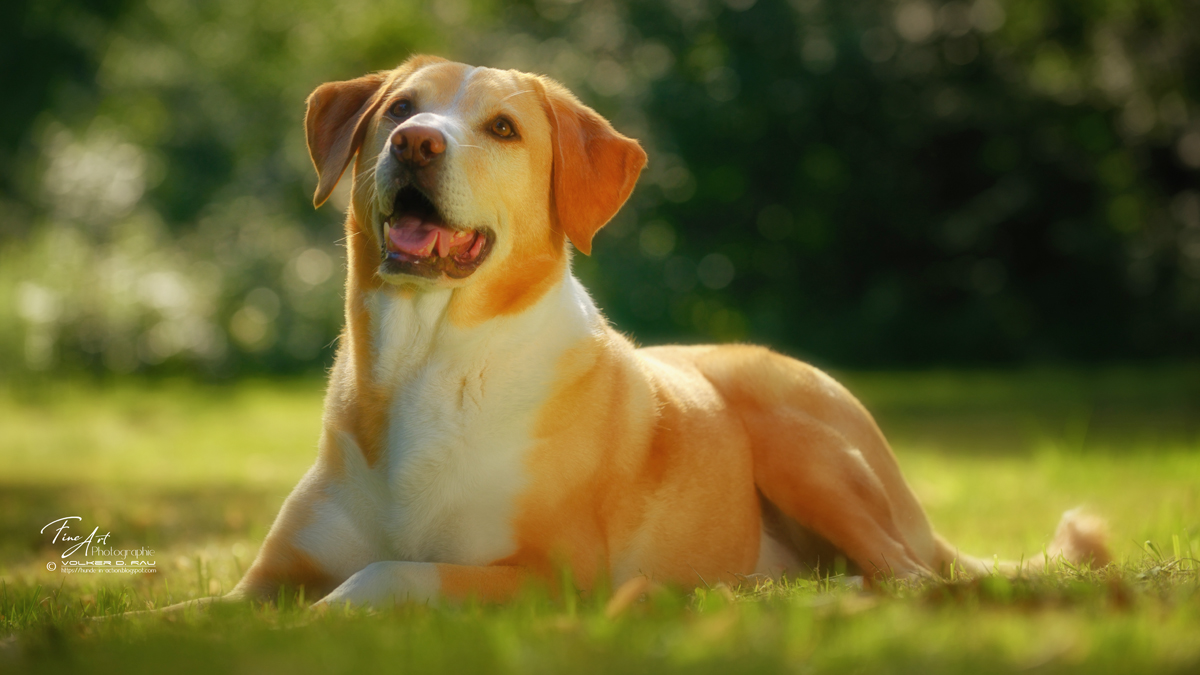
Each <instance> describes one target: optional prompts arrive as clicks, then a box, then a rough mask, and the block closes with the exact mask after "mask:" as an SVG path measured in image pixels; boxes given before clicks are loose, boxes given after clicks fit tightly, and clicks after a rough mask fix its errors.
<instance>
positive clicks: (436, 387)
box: [385, 362, 536, 565]
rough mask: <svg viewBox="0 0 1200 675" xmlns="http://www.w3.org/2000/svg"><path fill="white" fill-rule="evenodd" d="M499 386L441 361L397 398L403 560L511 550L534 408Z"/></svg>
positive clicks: (390, 453)
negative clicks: (496, 390) (495, 390)
mask: <svg viewBox="0 0 1200 675" xmlns="http://www.w3.org/2000/svg"><path fill="white" fill-rule="evenodd" d="M497 379H499V378H489V376H488V373H487V368H486V366H485V367H484V368H482V369H479V368H474V369H472V368H463V367H462V366H461V364H453V366H452V365H451V364H439V363H436V362H435V363H432V364H430V365H429V366H428V367H426V368H424V369H422V370H421V371H419V372H418V373H417V375H416V377H414V378H413V379H412V380H411V381H410V382H408V383H406V384H405V385H404V386H403V387H402V388H401V389H400V390H398V391H397V393H396V396H395V397H394V399H393V402H392V410H391V413H392V414H391V416H390V418H391V422H390V425H389V430H388V434H387V446H386V460H385V461H386V463H387V465H388V466H387V469H386V471H387V486H388V492H389V498H390V499H389V502H390V503H389V507H388V516H387V518H386V522H387V525H386V529H387V536H388V539H389V542H388V543H389V544H390V548H391V549H392V550H393V553H394V555H395V556H396V558H397V559H399V560H413V561H440V562H454V563H458V564H465V565H482V564H486V563H488V562H491V561H493V560H496V559H499V558H503V557H505V556H507V555H510V554H511V553H512V552H513V548H514V546H515V544H514V540H513V532H512V521H513V517H514V515H515V513H514V512H515V509H516V503H515V502H516V500H517V498H518V497H519V495H520V492H521V489H522V488H523V486H524V485H525V482H526V477H525V469H524V457H525V453H526V452H527V451H528V449H529V447H530V446H531V444H532V440H531V439H532V431H533V429H532V427H533V424H534V423H535V420H534V419H533V412H532V411H533V410H535V409H536V407H535V406H534V407H531V406H530V405H529V402H527V401H526V402H522V401H520V400H519V399H520V398H523V397H522V396H521V395H520V394H519V393H517V392H511V391H510V392H508V396H505V395H503V392H489V391H488V389H489V388H492V387H498V388H508V387H505V383H504V382H503V381H497Z"/></svg>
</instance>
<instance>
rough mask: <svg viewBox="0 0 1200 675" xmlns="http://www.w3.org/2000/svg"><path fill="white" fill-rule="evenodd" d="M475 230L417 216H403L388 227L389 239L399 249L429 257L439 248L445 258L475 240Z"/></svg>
mask: <svg viewBox="0 0 1200 675" xmlns="http://www.w3.org/2000/svg"><path fill="white" fill-rule="evenodd" d="M474 238H475V234H474V233H473V232H460V231H455V230H451V229H450V228H448V227H442V226H441V225H435V224H433V223H428V222H425V221H422V220H421V219H420V218H418V217H416V216H403V217H401V218H400V219H399V220H397V221H396V222H395V223H392V226H391V227H389V228H388V240H389V242H390V243H391V245H392V246H393V247H395V249H396V250H398V251H403V252H405V253H408V254H409V255H416V256H421V257H428V256H431V255H433V252H434V250H435V249H436V250H437V254H438V256H439V257H442V258H445V257H446V256H448V255H450V253H451V251H453V250H454V249H461V248H463V247H464V246H466V245H469V244H470V243H471V242H472V240H474Z"/></svg>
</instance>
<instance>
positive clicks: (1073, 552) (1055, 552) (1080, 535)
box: [937, 508, 1112, 576]
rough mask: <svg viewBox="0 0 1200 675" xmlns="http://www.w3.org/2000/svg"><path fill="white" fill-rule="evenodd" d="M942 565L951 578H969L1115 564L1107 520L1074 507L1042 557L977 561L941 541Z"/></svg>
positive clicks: (940, 560)
mask: <svg viewBox="0 0 1200 675" xmlns="http://www.w3.org/2000/svg"><path fill="white" fill-rule="evenodd" d="M937 548H938V552H937V555H938V565H939V567H941V569H942V573H943V574H946V575H949V574H950V570H951V569H952V568H951V565H952V564H953V566H954V567H953V569H955V570H957V571H961V572H965V573H966V574H968V575H972V576H976V575H980V574H993V573H999V574H1003V575H1006V576H1017V575H1019V574H1022V573H1024V572H1039V571H1043V570H1049V569H1053V568H1055V567H1056V566H1058V565H1061V564H1062V563H1064V562H1066V563H1070V564H1071V565H1083V566H1090V567H1093V568H1097V567H1103V566H1105V565H1107V564H1108V563H1109V562H1111V561H1112V555H1111V554H1110V553H1109V550H1108V523H1106V522H1105V521H1104V519H1103V518H1101V517H1099V516H1097V515H1094V514H1091V513H1088V512H1087V511H1085V510H1084V509H1082V508H1074V509H1071V510H1070V511H1067V512H1066V513H1064V514H1063V515H1062V520H1060V521H1058V529H1056V530H1055V531H1054V539H1053V541H1051V542H1050V545H1049V546H1048V547H1046V549H1045V551H1043V552H1042V553H1041V554H1039V555H1034V556H1032V557H1030V558H1028V559H1025V560H1021V561H1020V562H1017V561H998V562H997V561H992V560H983V559H980V558H975V557H973V556H969V555H965V554H963V553H961V552H959V551H958V549H956V548H955V547H954V546H952V545H951V544H950V543H949V542H947V541H946V540H945V539H943V538H941V537H938V538H937Z"/></svg>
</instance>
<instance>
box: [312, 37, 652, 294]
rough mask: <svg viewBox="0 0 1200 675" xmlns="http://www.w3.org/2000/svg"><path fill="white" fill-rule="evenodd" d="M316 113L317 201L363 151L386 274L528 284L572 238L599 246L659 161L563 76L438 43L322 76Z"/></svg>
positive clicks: (369, 230)
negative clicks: (395, 63)
mask: <svg viewBox="0 0 1200 675" xmlns="http://www.w3.org/2000/svg"><path fill="white" fill-rule="evenodd" d="M305 126H306V128H307V135H308V149H309V153H310V154H311V156H312V160H313V164H314V165H315V166H316V169H317V174H318V176H319V181H318V185H317V191H316V195H315V197H314V203H315V204H316V205H317V206H320V205H321V203H323V202H324V201H325V200H326V199H327V198H328V197H329V195H330V193H331V192H332V191H333V189H334V187H335V186H336V185H337V183H338V180H339V179H340V177H341V175H342V173H343V171H345V169H346V167H347V166H349V165H350V163H351V161H353V160H354V159H355V156H356V155H357V161H355V165H354V184H353V189H352V193H353V196H352V199H351V209H352V214H351V216H352V221H353V223H354V224H355V225H356V226H357V228H358V230H359V231H358V232H357V233H356V234H358V235H360V236H363V237H366V238H367V239H368V240H369V242H370V245H371V246H373V247H374V251H377V256H376V258H375V260H374V261H371V263H372V264H375V263H376V261H377V269H376V270H373V272H374V271H377V274H378V278H381V279H382V280H383V281H385V282H388V283H390V284H393V285H395V286H400V287H415V288H416V289H417V290H420V289H425V288H434V287H462V286H467V285H474V284H477V283H484V280H485V279H492V280H495V281H496V282H497V283H501V281H500V280H501V278H504V279H508V283H509V284H510V285H511V284H512V283H513V282H514V281H515V282H516V283H517V284H519V285H527V284H528V283H529V279H528V278H526V279H520V277H521V276H522V275H524V276H525V277H529V274H527V273H522V270H528V269H529V268H531V266H532V267H540V268H545V267H546V266H547V265H548V264H549V265H552V266H553V265H554V264H555V263H557V264H558V265H559V266H560V267H561V265H563V264H565V259H566V251H565V246H566V243H565V239H566V238H569V239H570V241H571V242H572V243H573V244H574V245H575V247H576V248H577V249H579V250H580V251H582V252H584V253H589V252H590V250H591V242H592V237H593V236H594V235H595V234H596V232H597V230H599V229H600V228H601V227H602V226H603V225H604V224H605V223H606V222H608V221H609V219H611V218H612V217H613V216H614V215H615V214H616V212H617V210H618V209H619V208H620V207H621V205H622V204H623V203H624V202H625V200H626V199H627V198H628V197H629V194H630V192H632V190H633V186H634V183H635V182H636V181H637V177H638V174H639V173H640V172H641V170H642V167H643V166H644V165H645V163H646V153H645V152H644V151H643V150H642V148H641V146H639V145H638V143H637V142H636V141H634V140H631V139H629V138H626V137H625V136H622V135H621V134H619V133H617V132H616V131H615V130H614V129H613V128H612V126H611V125H610V124H609V123H608V122H607V121H606V120H605V119H604V118H602V117H600V115H598V114H597V113H596V112H595V111H593V110H592V109H590V108H588V107H587V106H585V105H583V104H582V103H580V102H579V101H578V100H577V99H576V98H575V97H574V96H573V95H571V93H570V92H568V91H567V90H566V89H565V88H564V87H562V86H561V85H559V84H558V83H556V82H554V81H553V80H550V79H548V78H544V77H539V76H534V75H529V74H526V73H520V72H516V71H501V70H493V69H490V68H474V67H471V66H467V65H463V64H461V63H452V62H449V61H445V60H442V59H439V58H435V57H427V56H418V57H413V58H411V59H409V60H408V61H406V62H405V63H404V64H402V65H401V66H400V67H398V68H396V69H395V70H392V71H389V72H382V73H373V74H370V75H366V76H364V77H360V78H358V79H356V80H349V81H346V82H330V83H327V84H324V85H321V86H320V87H319V88H317V90H316V91H314V92H313V93H312V95H311V96H309V99H308V113H307V117H306V119H305ZM352 260H353V257H352ZM366 263H367V261H361V262H356V263H354V264H366ZM514 277H516V278H515V279H514Z"/></svg>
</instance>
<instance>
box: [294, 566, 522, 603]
mask: <svg viewBox="0 0 1200 675" xmlns="http://www.w3.org/2000/svg"><path fill="white" fill-rule="evenodd" d="M525 579H526V575H525V574H524V573H523V571H522V569H521V568H520V567H513V566H506V565H496V566H488V567H477V566H470V565H449V564H446V563H419V562H399V561H392V560H386V561H381V562H375V563H371V564H370V565H367V566H366V567H364V568H363V569H361V570H359V571H358V572H355V573H354V574H353V575H352V576H351V577H350V578H349V579H347V580H346V581H344V582H342V584H341V585H340V586H338V587H337V588H335V589H334V590H333V592H332V593H330V594H329V595H327V596H325V597H324V598H321V599H320V600H318V601H317V602H316V603H315V604H314V605H313V608H315V609H321V608H325V607H330V606H341V605H346V604H350V605H354V606H364V607H389V606H392V605H395V604H398V603H402V602H420V603H429V604H436V603H437V602H439V601H440V600H442V599H443V598H444V599H450V600H465V599H467V598H471V597H474V598H478V599H480V600H487V601H493V602H495V601H503V600H508V599H510V598H512V597H514V596H515V595H516V594H517V592H518V591H519V590H520V589H521V585H522V584H523V583H524V581H525Z"/></svg>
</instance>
